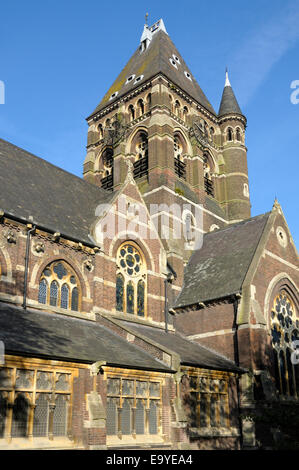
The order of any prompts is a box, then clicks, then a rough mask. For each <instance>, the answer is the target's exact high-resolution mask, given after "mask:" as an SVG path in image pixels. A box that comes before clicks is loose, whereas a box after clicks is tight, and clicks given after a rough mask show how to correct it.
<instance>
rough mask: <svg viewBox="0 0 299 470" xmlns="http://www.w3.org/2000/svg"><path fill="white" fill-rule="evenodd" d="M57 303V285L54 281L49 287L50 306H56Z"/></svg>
mask: <svg viewBox="0 0 299 470" xmlns="http://www.w3.org/2000/svg"><path fill="white" fill-rule="evenodd" d="M57 301H58V284H57V282H56V281H52V282H51V286H50V305H52V306H53V307H56V306H57Z"/></svg>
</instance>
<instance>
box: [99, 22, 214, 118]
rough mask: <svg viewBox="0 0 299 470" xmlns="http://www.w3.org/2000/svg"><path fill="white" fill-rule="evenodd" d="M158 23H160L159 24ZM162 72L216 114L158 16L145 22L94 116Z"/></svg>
mask: <svg viewBox="0 0 299 470" xmlns="http://www.w3.org/2000/svg"><path fill="white" fill-rule="evenodd" d="M157 24H158V25H159V26H158V27H156V25H157ZM161 25H162V26H161ZM159 73H162V74H163V75H165V76H166V77H167V78H168V79H169V80H170V81H171V82H172V83H173V84H175V85H177V86H178V87H179V88H181V89H182V90H183V91H184V92H185V93H186V94H188V95H189V96H190V97H192V98H193V99H194V100H195V101H197V102H198V103H199V104H201V105H202V106H204V107H205V108H206V109H207V110H208V111H210V112H212V113H213V114H215V115H216V112H215V110H214V109H213V107H212V105H211V104H210V102H209V101H208V99H207V98H206V96H205V94H204V93H203V91H202V90H201V88H200V86H199V85H198V83H197V82H196V80H195V78H194V77H193V75H192V74H191V72H190V70H189V68H188V67H187V65H186V63H185V61H184V59H183V58H182V56H181V55H180V53H179V52H178V50H177V48H176V47H175V45H174V44H173V42H172V41H171V39H170V37H169V36H168V34H167V32H166V29H165V26H164V23H163V20H159V22H157V23H155V25H153V26H151V27H147V25H145V28H144V31H143V34H142V37H141V43H140V46H139V47H138V49H137V50H136V51H135V53H134V54H133V56H132V57H131V59H130V60H129V62H128V63H127V65H126V66H125V67H124V68H123V70H122V71H121V73H120V74H119V76H118V77H117V79H116V80H115V82H114V83H113V85H112V86H111V87H110V88H109V90H108V92H107V93H106V94H105V96H104V97H103V99H102V101H101V102H100V104H99V105H98V106H97V107H96V109H95V110H94V111H93V113H92V114H91V116H93V115H94V114H96V113H98V112H99V111H101V110H102V109H103V108H105V107H106V106H108V105H110V104H112V103H113V102H114V101H116V100H117V99H119V98H120V97H122V96H124V95H126V94H127V93H129V92H131V91H132V90H134V89H135V88H137V87H138V86H140V85H141V84H142V83H145V82H146V81H148V80H149V79H151V78H152V77H154V76H156V75H157V74H159Z"/></svg>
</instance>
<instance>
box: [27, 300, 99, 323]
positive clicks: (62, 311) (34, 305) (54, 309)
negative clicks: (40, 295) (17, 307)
mask: <svg viewBox="0 0 299 470" xmlns="http://www.w3.org/2000/svg"><path fill="white" fill-rule="evenodd" d="M27 306H28V307H29V308H34V309H36V310H43V311H44V312H47V313H59V314H61V315H66V316H68V317H76V318H81V319H83V320H92V321H95V320H96V316H95V313H88V312H86V313H85V312H76V311H75V310H66V309H64V308H59V307H52V306H51V305H46V304H39V303H34V302H30V301H28V304H27Z"/></svg>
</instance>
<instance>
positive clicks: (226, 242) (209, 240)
mask: <svg viewBox="0 0 299 470" xmlns="http://www.w3.org/2000/svg"><path fill="white" fill-rule="evenodd" d="M270 214H271V212H267V213H266V214H263V215H259V216H256V217H252V218H251V219H246V220H244V221H242V222H239V223H236V224H233V225H229V226H228V227H225V228H222V229H219V230H215V231H213V232H209V233H206V234H205V235H204V237H203V245H202V248H201V249H199V250H196V251H195V252H194V253H193V254H192V256H191V258H190V259H189V262H188V264H187V266H186V268H185V273H184V283H183V287H182V290H181V292H180V294H179V295H178V297H177V298H176V300H175V303H174V306H173V308H179V307H186V306H189V305H194V304H196V303H199V302H208V301H212V300H215V299H221V298H224V297H227V296H229V295H232V294H236V293H238V292H240V290H241V288H242V283H243V281H244V279H245V276H246V274H247V271H248V269H249V267H250V264H251V262H252V259H253V256H254V254H255V251H256V249H257V247H258V244H259V241H260V239H261V236H262V233H263V230H264V228H265V226H266V223H267V221H268V218H269V216H270Z"/></svg>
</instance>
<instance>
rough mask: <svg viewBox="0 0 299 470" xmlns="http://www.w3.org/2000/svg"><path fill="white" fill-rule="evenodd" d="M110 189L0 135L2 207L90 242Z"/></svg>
mask: <svg viewBox="0 0 299 470" xmlns="http://www.w3.org/2000/svg"><path fill="white" fill-rule="evenodd" d="M112 197H113V194H112V193H111V192H108V191H105V190H103V189H101V188H98V187H97V186H95V185H92V184H90V183H87V182H86V181H84V180H83V179H81V178H79V177H77V176H75V175H72V174H71V173H68V172H67V171H65V170H62V169H61V168H58V167H56V166H54V165H52V164H51V163H48V162H47V161H45V160H43V159H42V158H39V157H36V156H35V155H33V154H31V153H29V152H26V151H25V150H23V149H21V148H19V147H16V146H15V145H13V144H11V143H9V142H6V141H5V140H2V139H0V209H2V210H4V212H7V213H9V214H10V215H12V216H15V217H17V218H20V219H22V220H26V221H28V222H32V220H31V219H30V216H32V217H33V221H34V223H35V224H37V225H38V226H40V227H43V228H45V229H48V230H49V231H53V232H60V233H61V234H62V235H65V236H67V237H68V238H70V239H75V240H79V241H82V242H85V243H91V239H90V238H89V230H90V226H91V224H92V223H93V221H94V220H95V209H96V207H97V205H98V204H101V203H108V202H109V200H110V199H111V198H112Z"/></svg>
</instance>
